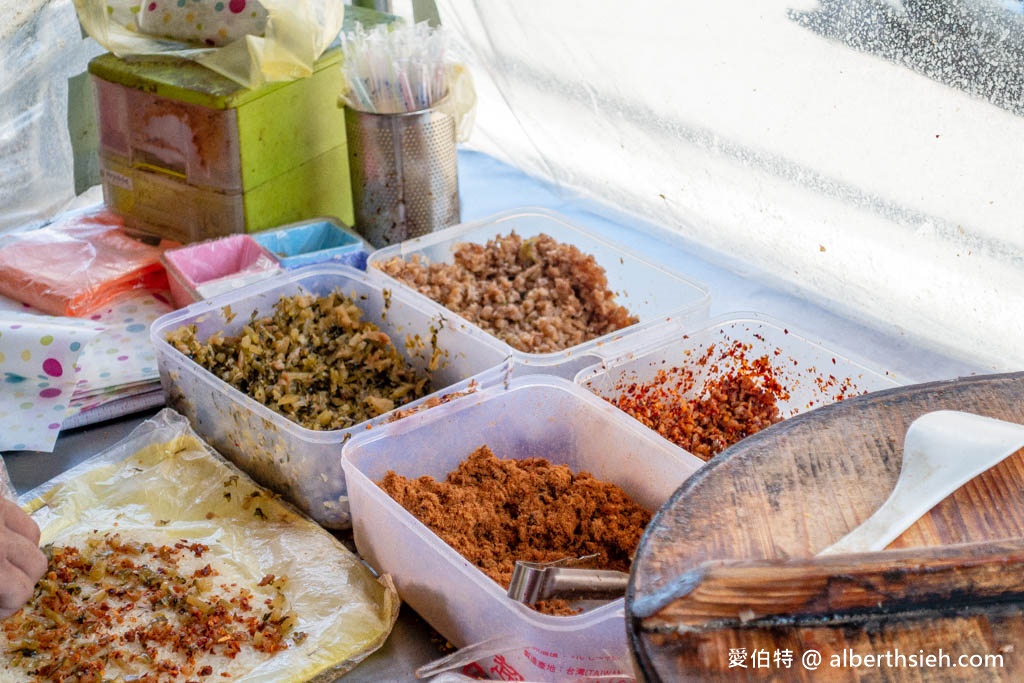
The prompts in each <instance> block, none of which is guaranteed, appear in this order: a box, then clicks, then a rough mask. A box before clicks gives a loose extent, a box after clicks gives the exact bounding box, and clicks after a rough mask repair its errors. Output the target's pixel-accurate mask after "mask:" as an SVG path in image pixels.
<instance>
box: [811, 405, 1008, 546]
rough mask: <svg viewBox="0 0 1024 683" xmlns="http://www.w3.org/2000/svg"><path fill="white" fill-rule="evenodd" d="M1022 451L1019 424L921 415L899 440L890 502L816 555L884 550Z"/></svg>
mask: <svg viewBox="0 0 1024 683" xmlns="http://www.w3.org/2000/svg"><path fill="white" fill-rule="evenodd" d="M1021 448H1024V425H1020V424H1015V423H1013V422H1005V421H1003V420H997V419H994V418H991V417H983V416H981V415H974V414H972V413H963V412H959V411H954V410H938V411H935V412H931V413H925V414H924V415H922V416H921V417H919V418H917V419H916V420H914V421H913V422H912V423H911V424H910V427H909V428H908V429H907V435H906V437H905V438H904V441H903V464H902V466H901V469H900V476H899V479H897V481H896V486H895V488H893V490H892V494H890V496H889V498H888V499H887V500H886V501H885V502H884V503H883V504H882V506H881V507H880V508H878V510H876V511H875V513H874V514H873V515H871V516H870V517H868V518H867V519H866V520H864V522H862V523H861V524H860V526H858V527H857V528H855V529H854V530H853V531H851V532H850V533H848V534H847V535H846V536H843V537H842V538H841V539H839V540H838V541H836V542H835V543H834V544H832V545H831V546H829V547H828V548H825V549H824V550H822V551H821V552H820V553H818V555H819V556H820V555H838V554H843V553H861V552H871V551H875V550H882V549H884V548H885V547H886V546H887V545H889V543H891V542H892V541H893V540H894V539H895V538H896V537H897V536H899V535H900V534H902V533H903V532H904V531H906V530H907V529H908V528H909V527H910V526H911V525H912V524H913V523H914V522H916V521H917V520H919V519H920V518H921V517H923V516H924V514H925V513H927V512H928V511H929V510H931V509H932V508H933V507H935V505H937V504H938V503H939V502H940V501H942V499H944V498H945V497H946V496H948V495H949V494H951V493H953V491H956V490H957V489H958V488H960V487H961V486H962V485H963V484H965V483H966V482H968V481H970V480H971V479H973V478H974V477H976V476H978V475H979V474H981V473H982V472H985V471H986V470H988V469H989V468H991V467H993V466H995V465H997V464H999V463H1000V462H1002V461H1003V460H1005V459H1006V458H1007V457H1008V456H1009V455H1011V454H1013V453H1015V452H1016V451H1018V450H1020V449H1021Z"/></svg>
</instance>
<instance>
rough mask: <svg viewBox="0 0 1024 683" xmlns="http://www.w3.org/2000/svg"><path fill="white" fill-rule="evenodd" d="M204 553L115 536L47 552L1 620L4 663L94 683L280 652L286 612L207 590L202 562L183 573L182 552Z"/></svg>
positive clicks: (200, 670) (156, 681)
mask: <svg viewBox="0 0 1024 683" xmlns="http://www.w3.org/2000/svg"><path fill="white" fill-rule="evenodd" d="M208 549H209V548H208V547H207V546H205V545H203V544H200V543H189V542H188V541H187V540H182V541H180V542H179V543H176V544H175V545H174V546H173V547H171V546H166V545H164V546H159V547H156V546H154V545H152V544H149V543H133V542H124V541H122V539H121V538H120V536H119V535H118V534H116V533H108V534H106V535H104V536H102V537H101V536H99V534H96V535H94V536H91V537H89V538H88V539H86V541H85V542H84V544H83V546H82V549H79V548H76V547H72V546H53V547H52V548H50V554H51V559H50V568H49V570H48V571H47V573H46V575H45V576H44V578H43V579H42V580H40V581H39V583H38V584H37V586H36V591H35V595H34V596H33V598H32V600H31V601H30V602H29V603H28V605H26V606H25V607H24V608H23V609H22V610H21V611H20V612H18V613H17V614H15V615H14V616H12V617H10V618H9V619H7V620H5V621H3V622H0V628H2V630H3V633H4V635H5V636H6V639H7V644H8V650H7V655H8V658H9V661H10V663H11V664H13V665H14V666H17V667H19V668H21V669H23V670H24V671H25V672H27V673H28V674H29V675H30V676H34V677H36V678H37V679H38V680H47V681H80V682H86V681H97V682H98V681H102V680H107V679H109V678H111V675H113V674H116V675H117V676H120V675H122V674H123V673H124V672H125V671H131V670H135V671H138V672H139V676H138V680H140V681H145V682H146V683H166V682H170V681H178V680H180V679H181V678H182V677H184V678H185V680H191V679H192V678H193V677H194V676H201V677H206V676H211V675H213V674H214V673H215V671H214V669H213V667H212V666H210V665H209V664H203V663H201V662H200V660H201V658H202V657H203V656H205V655H223V656H226V657H229V658H234V657H235V656H236V655H237V654H238V653H239V652H241V651H242V649H243V648H249V649H253V650H256V651H259V652H264V653H267V654H272V653H274V652H278V651H280V650H284V649H287V648H288V646H289V645H288V642H287V641H286V637H287V636H288V635H289V631H290V630H291V627H292V626H293V625H294V623H295V619H294V617H293V616H292V615H291V614H290V613H288V612H284V611H281V610H280V609H275V608H273V607H272V606H269V605H267V606H263V607H261V608H259V609H254V608H253V606H252V593H251V592H250V591H247V590H246V589H245V588H237V587H235V584H231V586H230V587H229V586H226V585H222V586H220V589H221V592H216V591H213V590H211V588H212V584H211V582H210V581H209V579H207V578H206V577H209V576H215V575H216V574H217V572H216V570H214V569H213V568H212V567H211V566H210V565H209V564H207V565H206V566H204V567H203V568H202V569H199V570H195V571H194V572H193V573H192V576H191V577H187V576H185V575H183V574H182V572H181V569H180V568H179V561H180V560H181V559H182V555H183V554H184V553H185V552H191V553H192V554H194V555H195V556H196V557H200V556H201V555H202V554H203V553H204V552H205V551H207V550H208ZM131 558H134V559H131ZM274 585H275V586H277V584H276V583H275V584H274ZM140 612H141V613H140ZM108 665H109V666H111V667H112V672H110V675H108V671H107V667H108ZM221 675H222V676H225V677H228V676H229V675H228V674H227V672H221Z"/></svg>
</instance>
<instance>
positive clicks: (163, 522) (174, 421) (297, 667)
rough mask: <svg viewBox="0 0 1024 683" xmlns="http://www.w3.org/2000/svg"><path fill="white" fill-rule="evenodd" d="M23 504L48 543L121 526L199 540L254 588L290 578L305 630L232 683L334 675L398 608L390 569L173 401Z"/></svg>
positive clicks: (157, 538)
mask: <svg viewBox="0 0 1024 683" xmlns="http://www.w3.org/2000/svg"><path fill="white" fill-rule="evenodd" d="M4 474H5V475H6V471H5V472H4ZM226 490H230V491H231V492H232V493H233V495H232V496H231V498H230V499H228V498H227V497H226V496H225V495H224V493H225V491H226ZM254 495H256V496H258V497H256V498H253V496H254ZM247 500H248V502H247ZM253 500H256V501H258V506H259V508H260V512H261V513H262V514H256V513H254V505H255V503H253V502H252V501H253ZM19 503H20V504H21V505H22V507H23V508H24V509H25V510H27V511H28V512H29V513H30V514H32V516H33V518H34V519H35V520H36V522H37V523H38V524H39V527H40V530H41V532H42V539H41V542H42V543H43V544H73V543H74V542H75V539H76V538H82V537H84V536H87V535H90V534H92V533H93V531H94V530H99V531H100V532H103V531H105V530H110V529H113V528H114V524H115V523H116V525H117V526H116V528H117V531H118V533H120V534H123V535H131V536H134V537H137V538H139V539H140V540H141V539H143V538H145V539H152V541H153V542H155V543H170V544H173V543H175V542H177V541H178V540H180V539H183V538H187V539H188V540H189V541H190V542H200V543H204V544H206V545H208V546H209V547H210V549H209V551H208V554H207V555H206V556H207V557H210V558H211V563H215V564H216V563H220V565H219V566H230V567H231V568H232V571H233V572H234V573H235V574H237V575H238V576H239V577H240V578H241V579H242V580H245V581H251V584H252V585H253V586H255V585H256V584H257V583H258V582H259V581H260V579H261V578H262V577H263V576H266V575H267V574H274V575H275V576H279V577H280V576H286V577H287V578H288V581H287V583H286V584H285V587H284V593H285V597H286V599H287V600H288V603H289V604H288V606H289V608H290V610H291V611H292V612H293V613H295V614H296V615H297V617H298V623H297V625H296V626H295V628H296V630H298V631H302V632H305V633H306V634H307V637H306V639H305V640H304V641H302V642H301V643H295V644H292V645H291V646H290V647H289V648H288V649H286V650H283V651H281V652H278V653H277V654H275V655H274V656H272V657H270V658H269V659H264V660H262V661H261V662H258V663H255V666H254V668H251V669H250V670H249V671H247V672H246V673H244V674H242V675H239V676H235V677H233V678H232V680H234V681H248V682H252V681H266V682H267V683H270V682H274V683H287V682H291V681H296V682H297V681H333V680H334V679H335V678H336V677H337V676H340V675H341V674H342V673H344V672H346V671H348V670H349V669H351V668H352V667H354V666H355V665H356V664H357V663H358V662H360V661H362V659H364V658H365V657H366V656H368V655H369V654H371V653H372V652H373V651H375V650H376V649H377V648H379V647H380V646H381V645H382V644H383V643H384V641H385V640H386V638H387V637H388V635H389V633H390V632H391V629H392V627H393V626H394V623H395V620H396V619H397V616H398V608H399V606H400V600H399V598H398V595H397V593H396V592H395V589H394V586H393V584H392V583H391V580H390V577H388V576H387V575H383V576H380V577H378V576H375V575H374V574H373V573H372V572H371V570H370V569H369V568H368V567H367V566H366V565H365V564H363V563H362V562H361V561H360V560H359V558H358V557H357V556H356V555H355V554H354V553H352V552H351V551H350V550H348V549H347V548H346V547H345V546H344V545H342V544H341V542H340V541H338V540H337V539H335V538H334V537H333V536H331V535H330V534H329V533H328V532H327V531H325V530H324V529H323V528H321V527H319V526H317V525H316V524H315V523H314V522H312V521H311V520H309V519H308V518H307V517H304V516H302V515H301V514H299V513H298V512H297V511H296V510H295V509H294V508H293V507H291V506H290V505H288V504H287V503H285V502H283V501H281V500H280V499H279V498H278V497H277V496H275V495H273V494H271V493H270V492H268V491H266V490H265V489H262V488H261V487H259V486H257V485H256V484H255V483H254V482H253V481H252V480H251V479H250V478H249V477H248V476H247V475H245V474H244V473H242V472H241V471H240V470H238V469H237V468H236V467H234V466H233V465H231V464H230V463H228V462H227V461H226V460H224V459H223V458H222V457H221V456H220V455H218V454H217V453H216V452H215V451H213V450H212V449H211V448H210V447H209V446H208V445H206V444H205V443H204V442H203V441H202V440H201V439H199V437H198V436H197V435H196V434H195V432H193V431H192V429H191V427H190V426H189V424H188V421H187V420H186V419H185V418H184V417H182V416H181V415H180V414H178V413H176V412H175V411H173V410H170V409H165V410H163V411H161V412H160V413H158V414H157V415H156V416H154V417H153V418H151V419H149V420H146V421H145V422H143V423H142V424H141V425H140V426H139V427H137V428H136V429H135V430H134V431H133V432H132V433H131V434H130V435H129V436H127V437H126V438H125V439H123V440H122V441H120V442H119V443H117V444H115V445H114V446H112V447H111V448H109V449H107V450H105V451H103V452H102V453H99V454H97V455H95V456H93V457H92V458H90V459H89V460H86V461H85V462H83V463H82V464H81V465H78V466H77V467H75V468H73V469H71V470H68V471H67V472H65V473H64V474H62V475H60V476H59V477H57V478H55V479H53V480H51V481H50V482H47V483H46V484H43V485H42V486H40V487H38V488H36V489H35V490H33V491H29V492H27V493H26V494H24V495H23V496H22V497H21V498H20V499H19ZM240 656H241V655H240Z"/></svg>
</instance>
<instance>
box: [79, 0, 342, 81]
mask: <svg viewBox="0 0 1024 683" xmlns="http://www.w3.org/2000/svg"><path fill="white" fill-rule="evenodd" d="M75 8H76V9H77V10H78V18H79V21H81V23H82V27H83V28H84V29H85V31H86V32H87V33H88V34H89V35H90V36H91V37H92V38H94V39H95V40H96V42H98V43H99V44H100V45H102V46H103V47H104V48H106V49H107V50H109V51H110V52H113V53H114V54H115V55H117V56H118V57H128V56H132V55H154V54H166V55H173V56H178V57H185V58H188V59H193V60H195V61H197V62H199V63H200V64H203V65H204V66H206V67H208V68H209V69H212V70H213V71H216V72H217V73H219V74H222V75H224V76H226V77H228V78H230V79H231V80H233V81H235V82H237V83H239V84H241V85H243V86H245V87H248V88H255V87H259V86H261V85H263V84H265V83H271V82H277V81H289V80H294V79H297V78H303V77H305V76H309V75H311V74H312V73H313V65H314V63H315V62H316V60H317V58H319V57H320V55H321V54H323V52H324V50H326V49H327V47H328V45H330V44H331V41H333V40H334V39H335V38H336V37H337V35H338V33H339V32H340V31H341V26H342V23H343V21H344V17H345V3H344V2H343V1H342V0H305V1H304V2H295V0H248V1H245V0H230V1H229V0H223V1H220V0H218V1H215V0H188V2H186V3H181V2H178V1H170V0H146V1H145V2H143V1H141V0H75Z"/></svg>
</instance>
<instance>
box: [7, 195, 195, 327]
mask: <svg viewBox="0 0 1024 683" xmlns="http://www.w3.org/2000/svg"><path fill="white" fill-rule="evenodd" d="M123 227H124V221H123V219H122V218H121V217H120V216H118V215H117V214H114V213H112V212H110V211H107V210H105V209H92V210H88V211H82V212H76V213H72V214H67V215H64V216H62V217H60V218H58V219H57V220H55V221H54V222H53V223H50V224H49V225H46V226H44V227H42V228H37V229H34V230H26V231H23V232H13V233H10V234H8V235H5V236H4V237H3V239H0V294H4V295H5V296H8V297H10V298H12V299H15V300H16V301H20V302H22V303H25V304H28V305H29V306H32V307H34V308H36V309H38V310H40V311H42V312H44V313H49V314H50V315H57V316H71V317H83V316H87V315H89V314H90V313H92V312H93V311H95V310H96V309H98V308H100V307H101V306H104V305H105V304H108V303H110V302H111V301H114V300H116V299H119V298H120V297H122V296H124V295H127V294H130V293H134V292H140V291H145V290H163V289H167V287H168V284H167V272H166V271H165V270H164V267H163V264H162V263H161V262H160V254H161V253H162V252H163V251H164V248H165V247H168V246H172V244H173V243H164V244H161V245H150V244H146V243H144V242H141V241H139V240H136V239H134V238H132V237H130V236H129V235H128V234H127V233H126V232H125V231H124V230H123ZM174 246H176V245H174Z"/></svg>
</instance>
